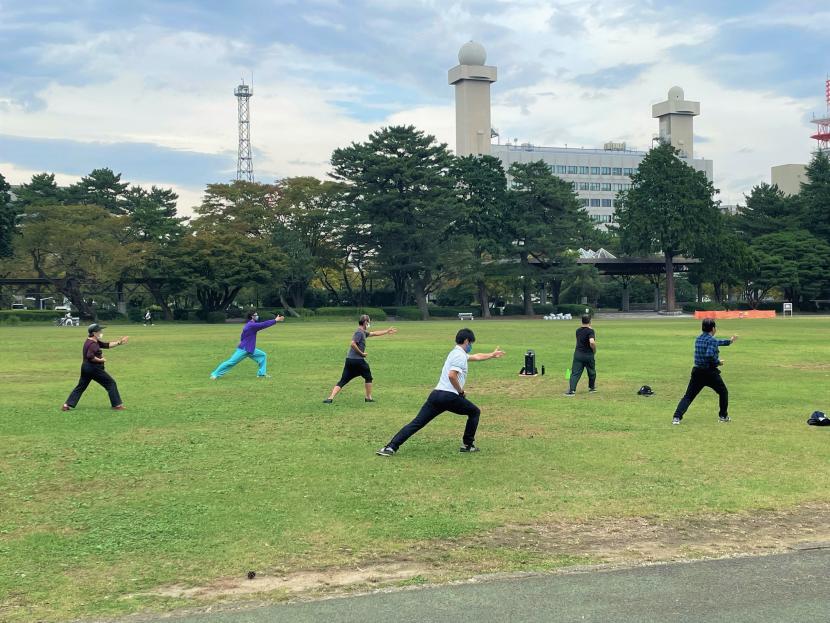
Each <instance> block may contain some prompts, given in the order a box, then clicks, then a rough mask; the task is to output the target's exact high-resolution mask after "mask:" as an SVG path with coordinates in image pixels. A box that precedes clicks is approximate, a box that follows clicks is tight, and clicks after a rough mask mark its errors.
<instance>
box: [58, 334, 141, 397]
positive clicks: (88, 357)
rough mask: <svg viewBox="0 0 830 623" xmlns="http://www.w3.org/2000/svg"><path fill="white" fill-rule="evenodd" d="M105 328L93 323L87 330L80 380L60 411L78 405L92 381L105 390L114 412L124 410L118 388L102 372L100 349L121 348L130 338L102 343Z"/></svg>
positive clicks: (102, 355)
mask: <svg viewBox="0 0 830 623" xmlns="http://www.w3.org/2000/svg"><path fill="white" fill-rule="evenodd" d="M105 328H106V327H102V326H101V325H99V324H97V323H93V324H91V325H89V327H88V328H87V332H88V333H89V337H88V338H87V340H86V342H84V350H83V363H82V364H81V379H80V380H79V381H78V384H77V385H76V386H75V389H73V390H72V393H71V394H69V398H67V399H66V402H65V403H63V407H61V411H69V410H70V409H74V408H75V407H76V406H77V405H78V401H79V400H80V399H81V396H82V395H83V393H84V392H85V391H86V388H87V387H89V384H90V383H91V382H92V381H95V382H96V383H98V384H99V385H101V386H102V387H103V388H104V389H106V390H107V393H108V394H109V397H110V404H111V405H112V408H113V409H115V410H116V411H123V410H124V409H125V408H126V407H124V404H123V403H122V402H121V396H120V395H119V393H118V386H117V385H116V384H115V379H113V378H112V377H111V376H110V375H109V374H107V372H106V370H104V363H105V362H106V359H105V358H104V353H103V352H102V351H101V349H102V348H115V347H116V346H121V345H122V344H126V343H127V341H128V340H129V339H130V338H129V336H125V337H122V338H119V339H118V340H117V341H115V342H104V341H102V338H103V337H104V333H103V331H104V329H105Z"/></svg>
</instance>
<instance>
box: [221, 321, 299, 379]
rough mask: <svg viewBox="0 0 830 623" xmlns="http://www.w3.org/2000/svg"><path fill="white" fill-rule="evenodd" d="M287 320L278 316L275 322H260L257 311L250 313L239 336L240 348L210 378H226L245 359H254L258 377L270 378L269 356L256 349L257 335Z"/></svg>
mask: <svg viewBox="0 0 830 623" xmlns="http://www.w3.org/2000/svg"><path fill="white" fill-rule="evenodd" d="M283 320H285V318H284V317H282V316H279V315H278V316H277V317H276V318H274V319H273V320H265V321H263V322H259V314H258V313H257V312H255V311H250V312H248V315H247V321H246V322H245V326H244V327H242V334H241V335H240V336H239V346H237V347H236V350H235V351H234V352H233V354H232V355H231V356H230V358H229V359H227V360H226V361H223V362H222V363H220V364H219V365H218V366H217V367H216V369H215V370H214V371H213V372H211V373H210V378H211V379H212V380H214V381H215V380H216V379H219V378H222V377H223V376H225V374H227V373H228V371H229V370H230V369H231V368H233V367H234V366H235V365H236V364H238V363H239V362H240V361H242V360H243V359H253V360H254V361H255V362H256V364H257V376H258V377H260V378H265V377H266V376H268V367H267V366H268V355H266V354H265V352H264V351H261V350H259V349H258V348H257V347H256V337H257V333H259V332H260V331H262V330H263V329H267V328H268V327H273V326H274V325H275V324H277V323H278V322H282V321H283Z"/></svg>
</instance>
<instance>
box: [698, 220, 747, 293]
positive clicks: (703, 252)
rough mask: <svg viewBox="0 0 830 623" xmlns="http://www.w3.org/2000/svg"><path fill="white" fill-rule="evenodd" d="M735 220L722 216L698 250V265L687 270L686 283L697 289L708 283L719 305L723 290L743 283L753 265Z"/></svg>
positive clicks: (724, 291)
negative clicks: (687, 278) (687, 277)
mask: <svg viewBox="0 0 830 623" xmlns="http://www.w3.org/2000/svg"><path fill="white" fill-rule="evenodd" d="M736 220H737V217H733V216H728V215H726V214H721V215H720V218H719V219H718V221H719V222H718V223H717V225H716V226H715V228H714V229H713V232H712V234H710V235H709V236H707V237H706V238H705V239H704V240H703V241H702V242H701V244H700V245H699V246H698V249H697V257H698V259H699V260H700V262H699V263H698V264H693V265H692V266H691V267H690V268H689V281H690V282H691V283H692V284H695V285H698V287H700V285H701V284H703V283H711V284H712V288H713V290H714V294H715V300H717V301H718V302H719V303H722V302H723V300H724V298H725V294H726V288H728V287H729V286H737V285H738V284H740V283H742V282H743V278H744V275H747V274H749V273H750V272H751V270H752V268H751V267H752V266H753V261H752V256H751V255H752V254H751V249H750V247H749V245H748V244H747V243H746V242H744V241H743V240H742V239H741V238H740V237H739V235H738V234H737V233H736V231H735V226H736V225H735V224H736Z"/></svg>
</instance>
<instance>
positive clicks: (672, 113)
mask: <svg viewBox="0 0 830 623" xmlns="http://www.w3.org/2000/svg"><path fill="white" fill-rule="evenodd" d="M699 114H700V102H690V101H688V100H686V99H685V97H684V95H683V89H681V88H680V87H672V88H670V89H669V99H667V100H666V101H665V102H660V103H659V104H655V105H654V106H652V107H651V116H652V117H654V118H655V119H659V120H660V139H661V140H662V141H664V142H666V143H669V144H671V146H672V147H674V148H675V149H677V150H679V151H680V155H681V156H682V157H684V158H693V157H694V135H695V133H694V118H695V117H697V116H698V115H699Z"/></svg>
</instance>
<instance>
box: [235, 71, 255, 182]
mask: <svg viewBox="0 0 830 623" xmlns="http://www.w3.org/2000/svg"><path fill="white" fill-rule="evenodd" d="M233 94H234V95H235V96H236V101H237V102H238V103H239V158H238V159H237V161H236V179H238V180H247V181H249V182H253V181H254V161H253V158H251V105H250V100H251V96H253V94H254V89H253V87H249V86H248V85H247V84H245V81H244V80H243V81H242V84H240V85H239V86H238V87H236V89H235V90H234V92H233Z"/></svg>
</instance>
